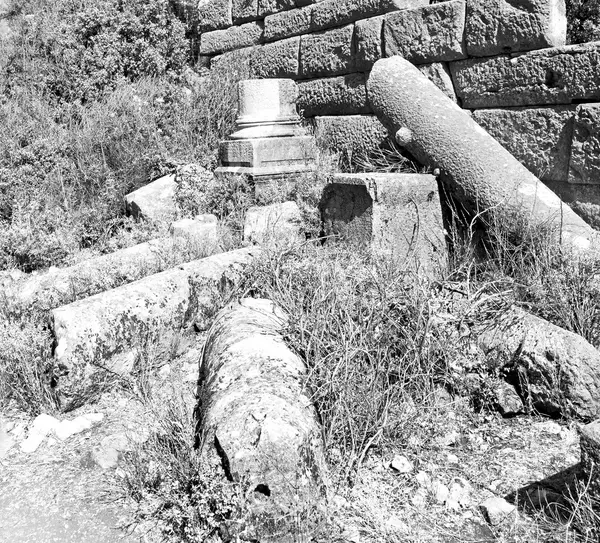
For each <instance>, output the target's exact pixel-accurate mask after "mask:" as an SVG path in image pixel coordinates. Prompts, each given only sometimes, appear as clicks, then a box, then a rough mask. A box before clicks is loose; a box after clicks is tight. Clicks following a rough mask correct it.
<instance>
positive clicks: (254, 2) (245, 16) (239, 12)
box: [231, 0, 260, 25]
mask: <svg viewBox="0 0 600 543" xmlns="http://www.w3.org/2000/svg"><path fill="white" fill-rule="evenodd" d="M231 14H232V17H233V24H236V25H239V24H242V23H247V22H249V21H255V20H256V19H259V18H260V17H259V15H258V0H232V10H231Z"/></svg>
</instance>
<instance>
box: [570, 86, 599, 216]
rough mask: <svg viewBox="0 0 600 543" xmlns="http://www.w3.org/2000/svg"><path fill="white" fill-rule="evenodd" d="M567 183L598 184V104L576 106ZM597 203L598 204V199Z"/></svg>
mask: <svg viewBox="0 0 600 543" xmlns="http://www.w3.org/2000/svg"><path fill="white" fill-rule="evenodd" d="M599 84H600V82H599ZM569 183H578V184H587V185H600V104H583V105H580V106H579V107H578V108H577V113H576V115H575V125H574V127H573V142H572V146H571V162H570V165H569ZM597 203H598V204H600V199H599V200H598V202H597Z"/></svg>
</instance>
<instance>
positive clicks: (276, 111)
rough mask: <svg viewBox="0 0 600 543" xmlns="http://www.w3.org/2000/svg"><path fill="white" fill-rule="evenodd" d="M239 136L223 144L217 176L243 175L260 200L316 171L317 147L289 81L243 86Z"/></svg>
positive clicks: (253, 82)
mask: <svg viewBox="0 0 600 543" xmlns="http://www.w3.org/2000/svg"><path fill="white" fill-rule="evenodd" d="M238 92H239V114H238V119H237V123H236V124H237V131H236V132H234V133H233V134H231V135H230V136H229V139H228V140H225V141H223V142H221V145H220V149H219V155H220V156H219V160H220V166H219V168H217V170H216V171H215V175H232V174H233V175H237V174H245V175H248V176H249V177H250V179H252V180H253V181H254V183H255V187H256V192H257V194H260V193H261V192H263V191H264V190H265V188H266V187H269V186H272V185H273V184H281V183H285V182H287V181H289V180H290V178H294V177H295V176H297V175H300V174H302V173H305V172H310V171H313V170H314V169H315V165H316V145H315V141H314V138H313V137H312V136H308V135H306V132H305V130H304V129H303V127H302V126H301V125H300V118H299V117H298V114H297V112H296V99H297V97H298V88H297V86H296V83H294V82H293V81H292V80H291V79H251V80H247V81H242V82H240V85H239V91H238Z"/></svg>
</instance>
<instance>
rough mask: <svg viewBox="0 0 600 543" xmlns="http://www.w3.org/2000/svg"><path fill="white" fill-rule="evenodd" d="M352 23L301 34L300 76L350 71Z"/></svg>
mask: <svg viewBox="0 0 600 543" xmlns="http://www.w3.org/2000/svg"><path fill="white" fill-rule="evenodd" d="M353 37H354V25H347V26H344V27H341V28H335V29H333V30H326V31H324V32H316V33H314V34H308V35H305V36H302V39H301V41H300V77H303V78H308V77H311V78H312V77H322V76H332V75H338V74H341V73H347V72H351V71H352V70H353V66H354V57H353Z"/></svg>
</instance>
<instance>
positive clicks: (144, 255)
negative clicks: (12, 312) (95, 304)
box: [0, 215, 221, 309]
mask: <svg viewBox="0 0 600 543" xmlns="http://www.w3.org/2000/svg"><path fill="white" fill-rule="evenodd" d="M172 233H173V235H172V236H171V237H165V238H157V239H153V240H150V241H148V242H146V243H140V244H138V245H134V246H133V247H127V248H125V249H121V250H119V251H115V252H114V253H110V254H106V255H101V256H98V257H95V258H91V259H89V260H85V261H83V262H79V263H77V264H75V265H73V266H69V267H66V268H51V269H50V270H48V271H46V272H44V273H41V274H36V275H31V276H29V277H28V278H26V279H24V280H20V281H16V282H14V283H10V284H8V285H7V286H6V287H5V288H4V289H3V290H2V289H0V298H4V299H5V300H6V302H7V303H8V304H9V306H11V307H21V308H24V309H27V308H30V307H32V306H36V307H38V308H40V309H53V308H55V307H59V306H61V305H65V304H68V303H71V302H74V301H76V300H80V299H82V298H85V297H88V296H92V295H94V294H97V293H99V292H104V291H106V290H109V289H111V288H115V287H118V286H121V285H123V284H126V283H131V282H132V281H136V280H138V279H141V278H142V277H146V276H148V275H152V274H155V273H159V272H161V271H163V270H166V269H168V268H171V267H173V266H177V265H179V264H183V263H185V262H189V261H191V260H196V259H198V258H202V257H205V256H209V255H211V254H214V253H218V252H221V249H220V247H219V243H218V235H217V219H216V217H214V216H213V215H203V216H201V218H200V217H199V218H198V219H196V220H193V221H191V220H186V219H184V220H182V221H177V222H175V223H173V225H172Z"/></svg>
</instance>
